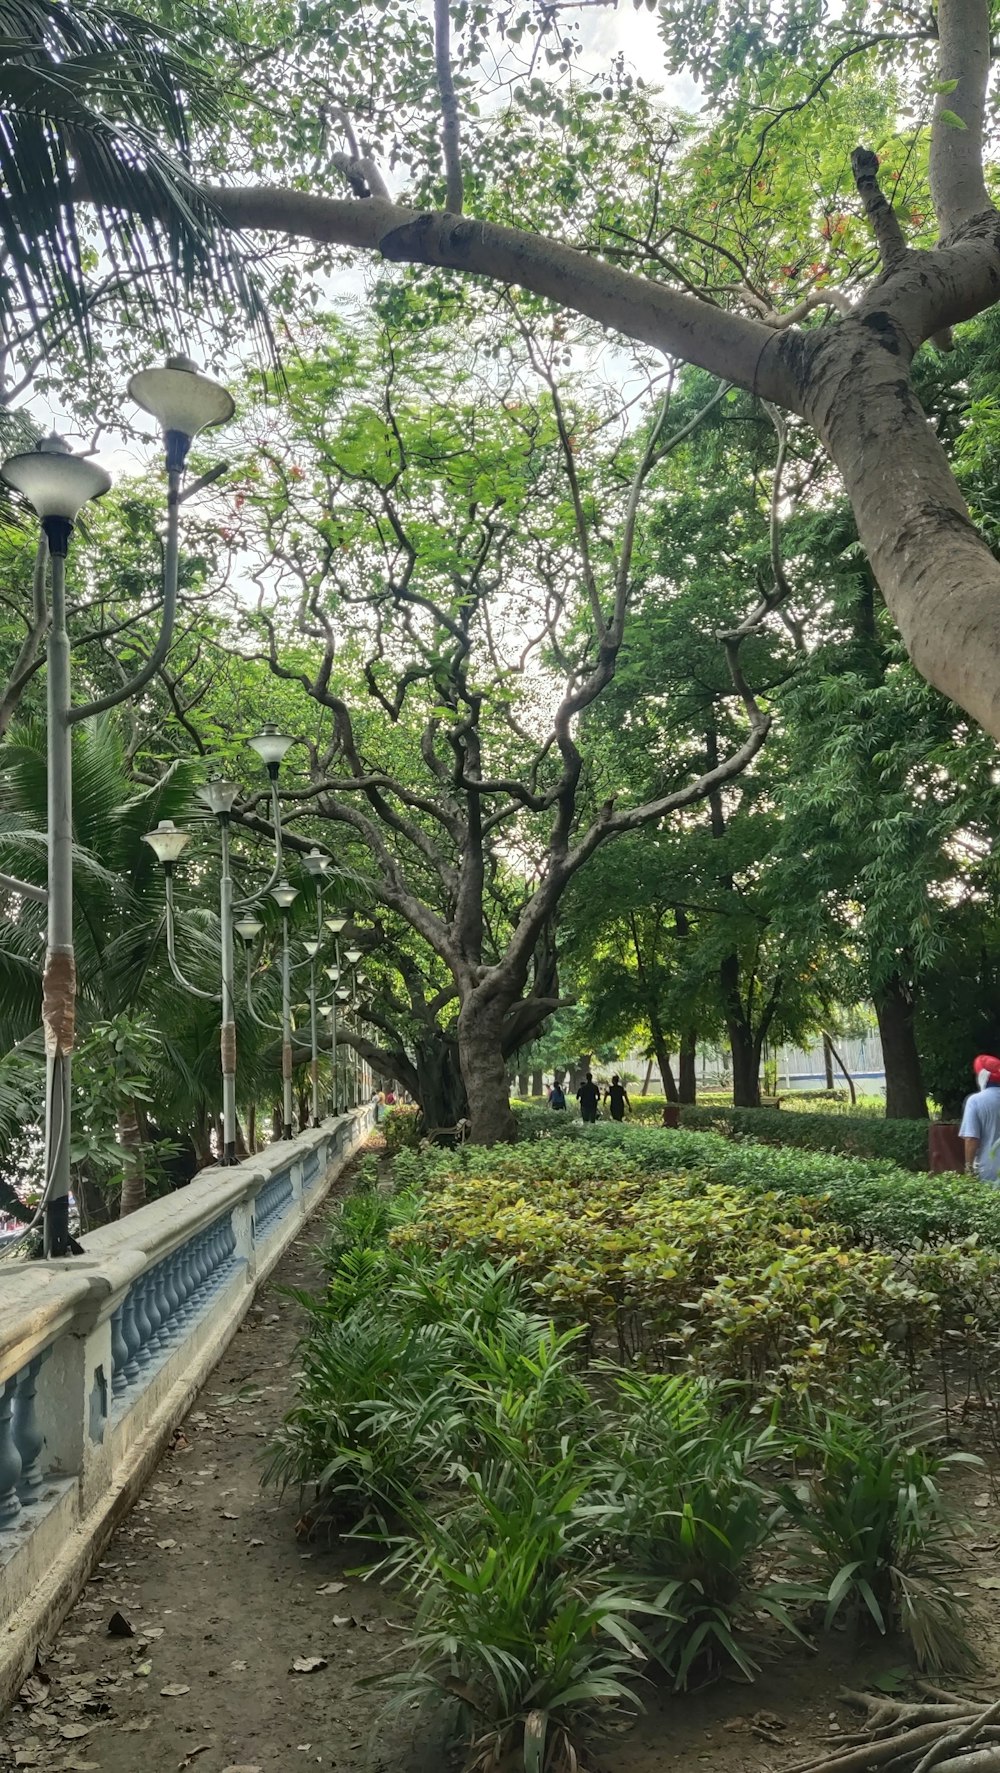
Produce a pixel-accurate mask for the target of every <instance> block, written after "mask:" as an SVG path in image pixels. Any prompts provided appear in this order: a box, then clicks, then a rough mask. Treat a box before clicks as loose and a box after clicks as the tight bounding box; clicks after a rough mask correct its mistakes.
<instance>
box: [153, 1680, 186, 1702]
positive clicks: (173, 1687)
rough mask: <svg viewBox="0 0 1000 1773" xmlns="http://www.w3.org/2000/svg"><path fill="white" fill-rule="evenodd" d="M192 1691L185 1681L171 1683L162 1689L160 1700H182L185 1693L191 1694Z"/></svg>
mask: <svg viewBox="0 0 1000 1773" xmlns="http://www.w3.org/2000/svg"><path fill="white" fill-rule="evenodd" d="M190 1691H191V1689H190V1687H186V1686H185V1685H184V1682H183V1681H169V1682H168V1683H167V1685H166V1686H165V1687H161V1688H160V1698H161V1699H180V1698H181V1696H182V1695H183V1694H184V1693H190Z"/></svg>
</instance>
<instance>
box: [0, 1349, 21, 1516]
mask: <svg viewBox="0 0 1000 1773" xmlns="http://www.w3.org/2000/svg"><path fill="white" fill-rule="evenodd" d="M16 1386H17V1380H16V1379H8V1380H7V1383H6V1384H5V1385H4V1387H3V1390H2V1391H0V1527H10V1526H13V1524H14V1522H15V1521H16V1519H17V1517H18V1515H19V1514H20V1512H21V1499H20V1497H19V1496H18V1493H17V1485H18V1479H19V1478H20V1476H21V1455H20V1453H19V1452H18V1450H17V1446H16V1443H15V1441H14V1429H13V1422H12V1420H11V1418H12V1414H13V1409H14V1391H15V1388H16Z"/></svg>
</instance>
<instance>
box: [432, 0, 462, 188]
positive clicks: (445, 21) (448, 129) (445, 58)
mask: <svg viewBox="0 0 1000 1773" xmlns="http://www.w3.org/2000/svg"><path fill="white" fill-rule="evenodd" d="M450 34H451V4H450V0H434V67H435V70H436V72H437V83H438V96H439V97H440V100H441V151H442V153H443V154H444V166H445V173H446V175H447V191H446V193H445V207H446V208H447V209H449V210H450V211H451V213H452V214H453V215H461V213H462V200H463V197H462V158H461V138H460V135H459V121H458V99H457V97H456V95H455V80H454V76H453V74H452V71H451V41H450Z"/></svg>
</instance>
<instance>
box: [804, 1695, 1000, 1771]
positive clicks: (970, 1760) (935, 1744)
mask: <svg viewBox="0 0 1000 1773" xmlns="http://www.w3.org/2000/svg"><path fill="white" fill-rule="evenodd" d="M922 1690H923V1692H924V1694H925V1695H926V1698H925V1699H923V1700H919V1701H915V1702H908V1701H903V1700H895V1699H886V1698H884V1697H882V1696H881V1695H877V1696H876V1695H875V1694H871V1693H857V1692H855V1691H853V1690H852V1689H850V1688H847V1689H845V1690H844V1691H843V1692H842V1694H841V1698H842V1699H844V1700H846V1701H847V1703H848V1704H850V1705H854V1706H857V1707H858V1708H859V1709H861V1710H864V1711H866V1712H867V1714H868V1715H867V1718H866V1721H865V1726H864V1731H863V1733H862V1734H861V1735H859V1736H856V1737H853V1738H849V1739H847V1740H846V1741H845V1739H844V1738H841V1739H840V1741H838V1743H837V1745H836V1747H835V1748H834V1749H833V1750H832V1752H831V1753H829V1754H826V1755H821V1756H820V1758H819V1759H818V1760H816V1759H812V1760H808V1761H799V1762H798V1763H797V1765H796V1766H794V1767H789V1768H787V1769H786V1773H1000V1700H996V1701H994V1702H993V1703H992V1704H986V1703H984V1702H983V1701H979V1700H975V1699H968V1698H966V1697H965V1696H964V1695H963V1694H960V1693H948V1692H945V1690H944V1689H943V1688H939V1687H938V1688H929V1687H928V1686H927V1685H926V1684H924V1686H923V1689H922ZM968 1750H971V1752H965V1751H968Z"/></svg>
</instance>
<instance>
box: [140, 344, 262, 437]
mask: <svg viewBox="0 0 1000 1773" xmlns="http://www.w3.org/2000/svg"><path fill="white" fill-rule="evenodd" d="M128 391H129V393H130V395H131V396H132V399H133V400H134V401H135V403H136V405H137V406H141V407H142V409H143V411H144V412H148V413H152V415H153V418H154V419H158V420H159V422H160V426H161V428H162V429H163V430H164V431H180V432H181V434H182V436H184V437H197V435H198V433H199V431H206V430H207V429H208V427H209V426H210V425H223V424H225V422H226V420H227V419H231V418H232V416H233V413H234V412H235V411H236V402H235V401H234V399H233V397H232V395H231V394H230V393H229V391H228V389H226V388H223V387H222V385H221V383H219V382H213V381H212V379H211V377H210V376H203V375H202V373H201V371H200V370H199V369H198V368H197V367H196V366H195V364H193V363H192V362H191V359H190V357H168V358H167V362H166V367H165V368H163V369H141V370H140V371H139V373H138V375H134V376H133V377H132V380H131V381H130V382H129V385H128Z"/></svg>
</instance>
